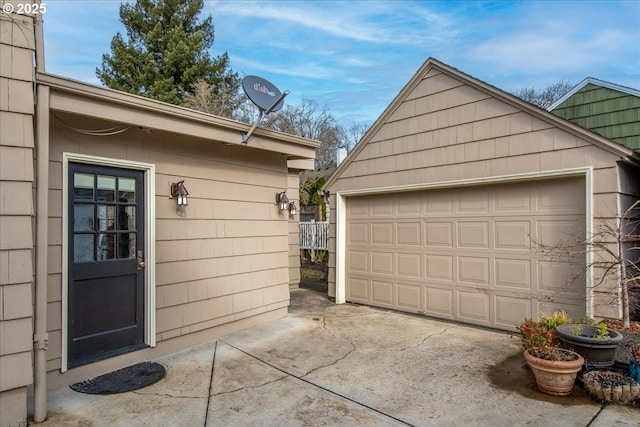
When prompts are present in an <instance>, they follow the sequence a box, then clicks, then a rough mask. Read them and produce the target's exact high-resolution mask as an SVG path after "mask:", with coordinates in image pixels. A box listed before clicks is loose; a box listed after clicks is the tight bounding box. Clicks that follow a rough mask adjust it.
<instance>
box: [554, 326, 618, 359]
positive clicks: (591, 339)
mask: <svg viewBox="0 0 640 427" xmlns="http://www.w3.org/2000/svg"><path fill="white" fill-rule="evenodd" d="M556 333H557V334H558V339H559V341H560V344H561V345H562V347H564V348H567V349H571V350H573V351H575V352H576V353H578V354H580V355H581V356H582V357H584V359H585V361H586V364H587V366H589V367H594V368H604V367H610V366H613V364H614V363H615V359H616V348H617V347H618V344H620V343H621V342H622V339H623V337H622V334H621V333H620V332H618V331H615V330H613V329H610V328H608V327H607V325H605V324H604V323H599V324H597V325H596V324H582V323H567V324H564V325H560V326H558V327H557V328H556Z"/></svg>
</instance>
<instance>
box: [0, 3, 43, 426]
mask: <svg viewBox="0 0 640 427" xmlns="http://www.w3.org/2000/svg"><path fill="white" fill-rule="evenodd" d="M34 46H35V36H34V24H33V20H32V18H31V17H26V16H20V15H15V16H12V17H11V19H5V17H4V16H3V19H0V407H2V408H5V409H8V410H7V411H6V412H7V413H6V414H5V413H4V412H3V414H2V415H1V416H0V418H2V422H1V423H2V424H3V425H23V424H24V423H26V419H27V410H26V406H27V405H26V387H27V386H29V385H30V384H32V383H33V373H32V350H33V307H32V304H33V297H32V286H33V285H32V282H33V274H34V271H33V247H34V243H35V242H34V240H35V239H34V235H33V220H32V215H33V213H34V206H33V190H32V188H33V185H34V176H35V174H34V151H33V147H34V143H35V141H34V134H33V119H34V117H33V114H34V102H33V100H34V85H33V76H34V70H33V57H34V52H33V49H34Z"/></svg>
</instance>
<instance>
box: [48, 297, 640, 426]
mask: <svg viewBox="0 0 640 427" xmlns="http://www.w3.org/2000/svg"><path fill="white" fill-rule="evenodd" d="M158 362H160V363H162V364H164V365H165V366H166V367H167V375H166V377H165V378H164V379H162V380H161V381H159V382H157V383H155V384H153V385H151V386H149V387H146V388H143V389H140V390H137V391H135V392H129V393H123V394H117V395H109V396H95V395H88V394H82V393H77V392H75V391H73V390H71V389H70V388H68V387H65V388H62V389H59V390H56V391H53V392H50V393H49V418H48V419H47V421H45V422H44V423H41V424H38V425H39V426H43V427H44V426H127V427H128V426H136V427H137V426H407V425H411V426H456V427H460V426H487V427H488V426H491V427H493V426H580V427H586V426H589V427H604V426H613V425H615V426H638V425H640V409H638V408H633V407H629V406H622V405H615V404H611V405H607V406H602V405H600V404H599V403H597V402H595V401H594V400H592V399H591V398H590V397H589V396H587V394H586V393H585V391H584V390H583V389H582V388H581V387H579V386H577V385H576V386H575V387H574V391H573V394H572V395H571V396H570V397H564V398H561V397H551V396H547V395H544V394H542V393H540V392H539V391H538V390H537V388H536V385H535V381H534V379H533V374H532V373H531V372H530V371H529V370H528V369H526V368H525V367H524V366H525V363H524V358H523V357H522V352H521V349H520V344H519V341H518V339H517V338H514V337H510V336H509V335H508V334H503V333H499V332H495V331H488V330H483V329H479V328H473V327H468V326H462V325H459V324H453V323H447V322H441V321H436V320H431V319H427V318H425V317H420V316H412V315H406V314H401V313H396V312H392V311H386V310H381V309H375V308H370V307H364V306H358V305H351V304H343V305H335V304H333V303H332V302H330V301H328V300H327V298H326V296H325V295H322V294H319V293H316V292H314V291H311V290H306V289H298V290H294V291H292V293H291V307H290V315H289V316H288V317H287V318H285V319H281V320H277V321H274V322H271V323H268V324H266V325H263V326H259V327H255V328H251V329H247V330H245V331H241V332H237V333H234V334H231V335H228V336H225V337H222V338H220V339H218V340H216V341H213V342H209V343H206V344H202V345H200V346H197V347H194V348H191V349H188V350H185V351H182V352H179V353H174V354H171V355H169V356H166V357H163V358H161V359H158Z"/></svg>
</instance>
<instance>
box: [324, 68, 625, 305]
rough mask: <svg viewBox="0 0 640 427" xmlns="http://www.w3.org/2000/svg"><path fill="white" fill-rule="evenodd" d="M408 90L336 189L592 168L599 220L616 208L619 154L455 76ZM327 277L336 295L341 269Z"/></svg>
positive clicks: (435, 77) (437, 75)
mask: <svg viewBox="0 0 640 427" xmlns="http://www.w3.org/2000/svg"><path fill="white" fill-rule="evenodd" d="M411 84H414V83H410V85H411ZM407 90H409V92H407V93H405V95H404V96H405V98H404V99H402V100H400V101H397V100H396V101H394V105H395V106H396V109H395V110H394V111H390V112H387V115H386V116H384V117H382V118H381V119H380V122H379V123H377V124H376V126H378V131H377V132H376V133H375V134H373V135H371V136H370V139H369V140H368V141H365V145H364V147H363V148H362V149H361V150H360V151H359V152H357V154H356V156H355V157H354V158H353V159H350V163H349V164H347V166H346V168H344V169H343V170H341V172H340V175H338V176H337V179H336V180H335V181H334V182H333V183H332V185H331V187H330V188H329V190H330V191H331V193H335V192H337V191H345V190H363V189H370V188H388V187H393V186H407V185H425V186H426V185H438V184H439V183H442V182H447V181H458V180H473V179H476V180H478V179H484V178H493V177H500V176H510V175H518V174H536V173H537V174H543V173H545V172H549V171H559V170H562V169H572V168H589V167H591V168H593V170H594V173H593V188H594V194H593V196H592V207H593V212H594V215H595V216H594V218H593V221H594V222H597V221H598V218H599V217H606V216H609V215H613V214H615V212H616V211H617V201H618V199H619V196H620V190H619V188H618V182H617V177H616V176H617V172H616V171H617V170H618V169H617V168H618V166H617V162H618V161H619V160H620V159H621V157H620V156H619V155H616V154H613V153H611V152H610V151H606V150H604V149H602V148H600V147H598V146H596V145H594V144H593V143H591V142H589V141H587V140H585V139H582V138H580V137H578V136H576V134H574V133H571V132H569V131H568V130H565V129H561V128H560V127H557V126H556V125H554V124H552V122H551V121H545V120H544V119H543V118H542V117H541V116H540V115H533V114H531V113H529V112H527V111H526V110H524V109H519V108H517V107H515V106H514V105H512V104H509V103H506V102H504V101H502V100H501V99H500V98H499V97H498V96H493V95H492V94H491V92H490V91H488V90H487V91H485V90H480V89H477V88H475V87H472V84H471V83H467V82H466V81H465V80H464V79H462V80H459V79H457V78H456V77H454V76H453V75H447V74H445V73H441V72H439V71H436V70H433V69H431V70H429V72H428V73H427V74H426V75H425V76H423V77H422V78H421V79H420V80H419V81H418V83H417V84H415V86H414V87H413V88H412V87H410V86H409V85H408V86H407ZM332 221H333V222H335V216H333V217H332ZM334 246H335V240H332V250H331V256H330V260H333V262H334V263H335V256H334V255H335V253H334V252H333V251H335V248H334ZM334 266H335V264H334ZM329 282H330V285H329V288H330V295H332V294H331V292H333V291H334V290H335V271H334V272H333V273H332V274H330V276H329Z"/></svg>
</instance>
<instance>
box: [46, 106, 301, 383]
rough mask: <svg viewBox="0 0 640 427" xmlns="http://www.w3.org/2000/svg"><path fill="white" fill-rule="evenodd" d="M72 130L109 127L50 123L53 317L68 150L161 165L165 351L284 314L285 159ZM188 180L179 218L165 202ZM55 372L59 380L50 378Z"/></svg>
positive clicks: (160, 292) (141, 135) (182, 141)
mask: <svg viewBox="0 0 640 427" xmlns="http://www.w3.org/2000/svg"><path fill="white" fill-rule="evenodd" d="M56 117H60V118H62V119H63V120H64V123H62V122H61V121H59V120H57V119H56ZM65 123H66V124H65ZM67 125H71V126H74V127H77V128H82V129H87V128H89V129H100V128H108V127H111V126H113V124H112V123H106V122H101V121H96V120H86V121H81V122H78V121H77V120H76V119H74V118H73V117H70V116H67V115H63V114H62V113H55V116H54V117H53V118H52V127H53V129H52V139H51V150H50V170H51V171H52V172H51V178H50V182H51V187H52V190H51V191H50V203H51V211H50V230H49V233H50V236H55V238H53V239H51V242H50V245H51V246H50V251H49V260H50V266H49V274H50V288H53V289H52V290H50V292H49V308H50V311H53V312H60V300H61V287H62V284H61V280H60V274H59V273H60V272H61V269H62V265H61V255H62V246H61V242H62V233H63V230H62V229H61V227H62V220H61V216H62V188H61V187H62V163H61V162H62V153H63V152H65V151H68V152H73V153H78V154H90V155H96V156H104V157H111V158H124V159H126V160H130V161H139V162H146V163H152V164H154V165H155V167H156V176H155V179H156V195H155V203H156V224H155V226H156V255H157V257H156V284H155V285H156V304H157V307H156V320H157V323H156V326H157V330H156V332H157V334H156V338H157V340H158V348H159V349H162V348H173V346H174V344H172V343H170V342H169V341H176V340H181V339H182V338H183V337H185V336H187V335H191V334H198V333H205V332H206V331H208V330H210V332H206V336H207V337H211V336H212V334H213V335H215V334H216V333H219V332H215V331H218V330H221V329H220V328H222V327H223V325H225V324H228V323H230V322H241V321H243V320H244V319H247V318H250V317H252V316H262V315H267V313H269V312H274V313H280V312H281V310H282V308H283V307H286V306H287V305H288V301H289V294H288V289H289V283H290V274H289V269H290V264H291V259H290V258H291V257H290V246H291V245H290V235H291V234H292V233H291V229H290V227H289V221H287V218H288V215H287V217H286V218H285V216H283V215H280V213H279V211H278V209H277V205H276V204H275V193H276V192H279V191H282V190H283V189H287V188H289V186H290V185H291V184H290V180H289V179H288V177H287V165H286V158H285V157H284V156H282V155H279V154H276V153H266V152H258V151H255V150H252V149H251V148H248V147H230V146H224V145H222V144H215V143H210V142H206V143H205V142H203V141H200V140H197V139H189V138H186V137H182V136H175V135H172V134H169V133H166V132H152V133H146V132H142V131H140V130H139V129H136V128H132V129H129V130H127V131H126V132H124V133H122V134H119V135H116V136H111V137H91V136H87V135H82V134H80V133H78V132H75V131H73V130H72V129H71V128H69V127H68V126H67ZM238 137H239V138H240V135H239V136H238ZM182 179H184V180H185V186H186V188H187V189H188V191H189V205H188V206H187V207H186V208H185V209H183V211H182V212H181V214H180V215H178V214H177V212H176V204H175V200H172V199H169V184H170V183H172V182H176V181H178V180H182ZM290 191H291V190H290ZM296 193H297V188H296ZM287 194H288V195H289V196H290V198H291V199H292V200H294V198H293V197H291V196H295V200H296V203H297V195H294V194H291V193H289V192H288V193H287ZM296 218H297V217H296ZM238 324H240V323H238ZM61 328H62V325H61V318H60V316H53V315H52V316H50V323H49V329H50V331H51V333H50V337H51V340H52V341H53V342H52V345H51V346H50V349H49V351H48V353H47V355H48V359H49V364H48V367H49V369H50V370H51V371H53V370H56V369H59V368H60V363H61V359H60V357H61V353H60V352H61V340H62V335H61ZM194 336H195V335H194ZM176 342H177V341H176ZM154 351H161V350H154ZM108 363H111V362H103V364H105V366H106V364H108ZM98 365H100V364H98ZM94 369H98V367H94ZM51 375H54V377H57V374H55V373H54V372H51ZM60 381H62V380H60V379H55V380H54V383H55V382H58V383H59V382H60Z"/></svg>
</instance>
